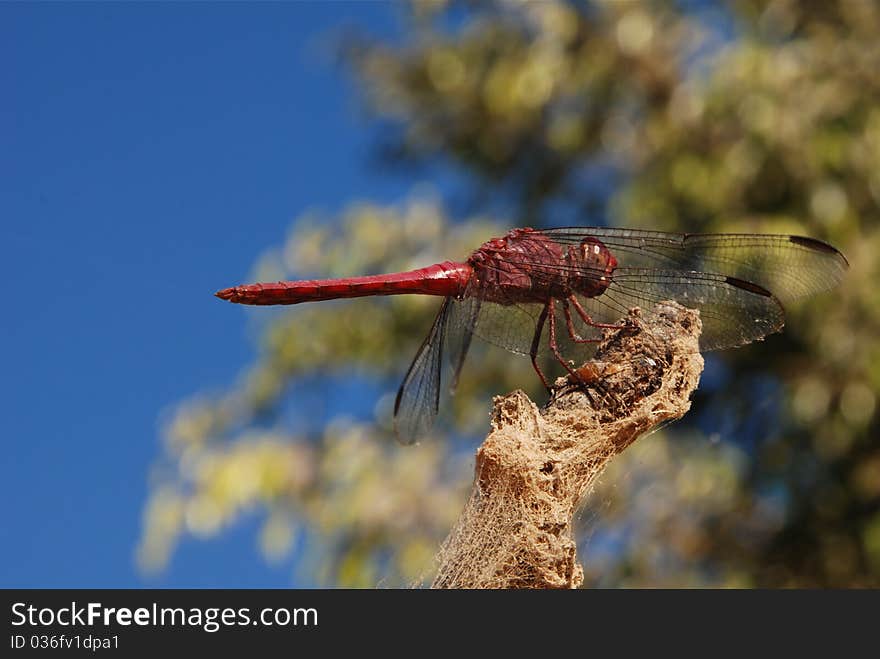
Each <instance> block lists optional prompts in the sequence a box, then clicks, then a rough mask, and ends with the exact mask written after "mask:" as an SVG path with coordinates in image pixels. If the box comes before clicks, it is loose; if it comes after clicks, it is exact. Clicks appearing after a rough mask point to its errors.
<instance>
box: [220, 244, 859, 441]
mask: <svg viewBox="0 0 880 659" xmlns="http://www.w3.org/2000/svg"><path fill="white" fill-rule="evenodd" d="M847 267H848V263H847V261H846V258H845V257H844V256H843V254H841V253H840V252H839V251H838V250H837V249H835V248H834V247H832V246H831V245H829V244H827V243H824V242H822V241H820V240H816V239H814V238H806V237H802V236H787V235H762V234H688V233H664V232H660V231H641V230H634V229H614V228H599V227H586V228H585V227H580V228H559V229H547V230H537V229H530V228H526V229H513V230H511V231H510V232H508V233H507V235H505V236H503V237H501V238H494V239H492V240H489V241H488V242H486V243H484V244H483V245H482V246H481V247H480V248H479V249H477V250H476V251H475V252H473V253H472V254H471V255H470V256H469V257H468V259H467V260H466V261H464V262H454V261H444V262H443V263H437V264H435V265H430V266H428V267H426V268H419V269H417V270H411V271H409V272H400V273H395V274H386V275H372V276H365V277H348V278H343V279H324V280H304V281H287V282H276V283H264V284H250V285H246V286H235V287H233V288H225V289H223V290H221V291H218V292H217V293H216V295H217V297H220V298H222V299H224V300H229V301H231V302H237V303H239V304H256V305H267V304H299V303H300V302H311V301H316V300H331V299H336V298H351V297H362V296H368V295H402V294H418V295H437V296H441V297H445V298H446V299H445V300H444V302H443V304H442V306H441V307H440V311H439V313H438V314H437V317H436V319H435V320H434V324H433V325H432V326H431V330H430V332H429V333H428V336H427V337H426V338H425V340H424V342H423V343H422V345H421V347H420V348H419V351H418V353H416V356H415V359H413V362H412V364H411V365H410V367H409V370H408V371H407V373H406V376H405V377H404V379H403V382H402V383H401V385H400V389H399V390H398V392H397V399H396V401H395V405H394V428H395V432H396V433H397V436H398V439H399V440H400V441H401V442H403V443H405V444H410V443H413V442H415V441H416V440H417V439H418V438H420V437H422V436H423V435H424V434H425V433H427V431H428V430H429V429H430V428H431V426H432V425H433V423H434V419H435V418H436V416H437V412H438V409H439V399H440V390H441V387H440V379H441V371H442V362H443V359H444V355H445V357H446V359H447V360H448V362H449V365H450V366H451V387H450V388H451V389H452V390H454V388H455V385H456V382H457V380H458V375H459V373H460V371H461V368H462V365H463V363H464V359H465V356H466V354H467V351H468V347H469V346H470V342H471V339H472V337H473V336H478V337H480V338H482V339H483V340H486V341H488V342H490V343H493V344H495V345H498V346H501V347H502V348H506V349H507V350H509V351H511V352H515V353H520V354H524V355H528V356H529V357H531V360H532V364H533V366H534V368H535V371H536V372H537V374H538V377H540V378H541V381H542V382H543V383H544V386H545V387H547V388H548V389H549V388H550V386H549V382H548V380H547V376H546V375H545V374H544V373H543V371H542V370H541V367H540V366H539V365H538V357H539V355H542V354H545V353H547V351H549V354H551V355H552V356H553V357H555V358H556V360H557V361H559V363H561V364H562V365H563V367H565V369H567V370H568V371H569V372H570V373H572V374H573V376H574V377H575V378H576V377H577V374H576V372H575V370H574V368H573V367H572V365H571V363H570V362H569V361H568V360H569V359H581V360H584V359H586V358H587V357H588V356H589V350H590V348H591V347H592V346H594V345H595V343H596V342H598V340H599V338H600V337H599V334H598V330H599V329H601V328H608V327H619V326H620V325H619V323H620V320H621V318H623V317H625V316H626V315H627V313H628V311H629V310H630V309H631V308H633V307H641V308H642V309H643V310H645V311H649V310H650V309H651V308H653V306H654V305H655V304H656V303H658V302H661V301H665V300H674V301H676V302H679V303H680V304H682V305H683V306H686V307H689V308H695V309H699V311H700V317H701V319H702V322H703V332H702V335H701V337H700V349H701V350H717V349H721V348H731V347H735V346H740V345H744V344H746V343H749V342H751V341H755V340H758V339H761V338H763V337H764V336H766V335H768V334H771V333H773V332H778V331H779V330H781V329H782V325H783V323H784V319H785V315H784V310H783V306H782V305H783V304H784V303H787V302H789V301H791V300H794V299H796V298H799V297H803V296H806V295H811V294H814V293H818V292H821V291H824V290H828V289H830V288H832V287H833V286H835V285H836V284H838V283H839V282H840V280H841V279H842V277H843V273H844V271H845V270H846V268H847ZM545 333H546V340H544V337H545Z"/></svg>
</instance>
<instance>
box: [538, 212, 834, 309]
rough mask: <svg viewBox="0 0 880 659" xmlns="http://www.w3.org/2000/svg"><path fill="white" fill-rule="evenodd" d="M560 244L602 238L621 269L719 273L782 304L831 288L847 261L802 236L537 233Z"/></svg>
mask: <svg viewBox="0 0 880 659" xmlns="http://www.w3.org/2000/svg"><path fill="white" fill-rule="evenodd" d="M539 233H542V234H544V235H546V236H547V237H550V238H552V239H553V240H555V241H557V242H559V243H562V244H576V243H579V242H580V241H581V240H583V239H584V238H587V237H590V236H592V237H595V238H598V239H599V240H600V241H602V242H603V243H604V244H605V245H606V246H607V247H608V248H609V249H610V250H611V252H612V253H613V254H614V256H615V257H616V258H617V261H618V265H619V266H620V267H623V268H659V269H661V270H684V271H694V272H705V273H714V274H723V275H729V276H731V277H735V278H738V279H742V280H744V281H748V282H751V283H753V284H757V285H758V286H760V287H762V288H765V289H767V290H769V291H771V292H772V293H773V294H774V295H775V296H776V297H777V299H778V300H780V301H781V302H783V303H786V302H790V301H791V300H795V299H797V298H800V297H804V296H806V295H812V294H814V293H820V292H822V291H826V290H829V289H831V288H833V287H834V286H836V285H837V284H839V283H840V281H841V280H842V278H843V275H844V273H845V272H846V270H847V268H848V267H849V264H848V263H847V260H846V258H845V257H844V256H843V254H841V253H840V252H839V251H838V250H837V249H835V248H834V247H832V246H831V245H829V244H827V243H825V242H822V241H821V240H816V239H815V238H806V237H803V236H790V235H770V234H767V235H762V234H744V233H740V234H735V233H725V234H720V233H716V234H709V233H707V234H697V233H666V232H662V231H644V230H638V229H615V228H608V227H569V228H560V229H548V230H545V231H540V232H539Z"/></svg>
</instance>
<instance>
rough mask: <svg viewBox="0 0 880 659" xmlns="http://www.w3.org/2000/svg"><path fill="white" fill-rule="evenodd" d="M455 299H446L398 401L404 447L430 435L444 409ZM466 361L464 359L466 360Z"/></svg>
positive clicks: (396, 419)
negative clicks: (446, 341) (448, 338)
mask: <svg viewBox="0 0 880 659" xmlns="http://www.w3.org/2000/svg"><path fill="white" fill-rule="evenodd" d="M452 303H453V300H452V298H446V300H445V301H444V302H443V306H441V307H440V311H439V313H438V314H437V317H436V318H435V319H434V324H433V325H431V331H430V332H428V336H427V337H425V340H424V342H423V343H422V345H421V347H420V348H419V351H418V352H417V353H416V356H415V358H414V359H413V361H412V364H410V367H409V370H408V371H407V372H406V375H405V376H404V378H403V382H401V384H400V389H398V390H397V398H396V399H395V401H394V433H395V434H396V435H397V439H398V441H400V443H401V444H415V443H416V442H417V441H418V440H419V439H420V438H421V437H423V436H424V435H426V434H427V433H428V431H429V430H430V429H431V427H432V426H433V425H434V421H435V420H436V418H437V413H438V411H439V409H440V371H441V367H442V362H443V343H444V336H445V333H446V326H447V324H448V322H449V316H450V307H451V305H452ZM462 359H463V356H462Z"/></svg>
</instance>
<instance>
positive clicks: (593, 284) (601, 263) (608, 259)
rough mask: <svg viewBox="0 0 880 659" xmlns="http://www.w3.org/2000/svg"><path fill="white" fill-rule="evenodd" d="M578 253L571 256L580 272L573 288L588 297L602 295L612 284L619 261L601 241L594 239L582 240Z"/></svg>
mask: <svg viewBox="0 0 880 659" xmlns="http://www.w3.org/2000/svg"><path fill="white" fill-rule="evenodd" d="M576 252H577V253H576V254H572V255H570V258H571V257H573V259H572V260H573V261H574V263H575V265H576V268H577V270H578V274H577V276H576V281H574V282H572V284H573V288H574V289H575V290H577V291H578V292H579V293H582V294H583V295H586V296H587V297H595V296H597V295H601V294H602V293H603V292H605V289H606V288H608V286H609V285H610V284H611V274H612V273H613V272H614V269H615V268H616V267H617V259H616V258H614V254H612V253H611V250H609V249H608V248H607V247H606V246H605V245H604V244H603V243H602V241H601V240H599V239H598V238H593V237H587V238H584V239H583V240H581V242H580V243H579V244H578V246H577V248H576Z"/></svg>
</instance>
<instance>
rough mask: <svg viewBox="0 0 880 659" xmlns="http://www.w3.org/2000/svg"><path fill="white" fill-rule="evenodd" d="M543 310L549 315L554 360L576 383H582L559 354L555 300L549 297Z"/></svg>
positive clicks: (576, 373) (575, 372)
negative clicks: (547, 311)
mask: <svg viewBox="0 0 880 659" xmlns="http://www.w3.org/2000/svg"><path fill="white" fill-rule="evenodd" d="M544 309H545V310H549V313H550V350H551V351H553V355H554V356H555V357H556V360H557V361H558V362H559V363H560V364H562V365H563V366H564V367H565V370H567V371H568V372H569V373H571V377H573V378H574V379H575V381H576V382H583V381H582V380H581V377H580V375H578V372H577V371H576V370H575V369H574V368H573V367H572V365H571V364H569V363H568V362H567V361H566V360H565V359H564V358H563V357H562V354H561V353H560V352H559V346H558V345H557V344H556V300H554V299H553V298H552V297H551V298H550V302H548V303H547V306H546V307H544Z"/></svg>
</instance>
